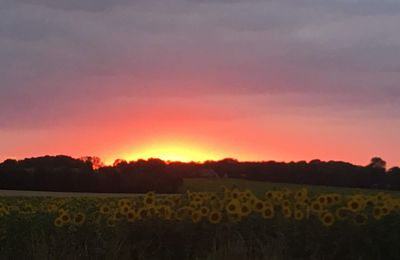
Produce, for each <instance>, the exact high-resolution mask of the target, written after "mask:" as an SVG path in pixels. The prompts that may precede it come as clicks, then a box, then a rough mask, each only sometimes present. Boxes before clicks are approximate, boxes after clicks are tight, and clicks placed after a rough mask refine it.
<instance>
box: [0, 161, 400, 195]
mask: <svg viewBox="0 0 400 260" xmlns="http://www.w3.org/2000/svg"><path fill="white" fill-rule="evenodd" d="M198 177H214V178H239V179H248V180H257V181H267V182H280V183H297V184H309V185H327V186H341V187H357V188H374V189H392V190H400V168H399V167H393V168H390V169H388V170H387V169H386V162H385V161H384V160H382V159H381V158H379V157H374V158H372V159H371V161H370V163H369V164H367V165H365V166H359V165H353V164H351V163H347V162H341V161H328V162H326V161H321V160H318V159H316V160H311V161H309V162H306V161H299V162H288V163H285V162H275V161H267V162H239V161H238V160H235V159H231V158H227V159H223V160H219V161H206V162H204V163H195V162H191V163H183V162H164V161H162V160H160V159H148V160H137V161H131V162H127V161H124V160H116V161H115V163H114V164H113V165H112V166H105V165H104V164H102V163H101V160H100V159H99V158H98V157H83V158H79V159H75V158H72V157H69V156H63V155H59V156H44V157H37V158H28V159H24V160H11V159H9V160H6V161H4V162H3V163H1V164H0V189H17V190H43V191H63V192H68V191H71V192H121V193H143V192H147V191H150V190H154V191H156V192H159V193H176V192H179V190H180V188H181V186H182V183H183V178H198Z"/></svg>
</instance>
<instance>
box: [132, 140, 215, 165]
mask: <svg viewBox="0 0 400 260" xmlns="http://www.w3.org/2000/svg"><path fill="white" fill-rule="evenodd" d="M125 158H126V159H127V160H137V159H148V158H159V159H162V160H164V161H181V162H191V161H194V162H204V161H206V160H218V159H221V158H220V157H219V156H218V155H217V154H216V153H215V152H214V151H212V150H210V149H204V148H203V149H201V148H198V147H196V146H192V145H188V144H159V145H151V146H148V147H145V148H144V149H142V150H139V151H137V152H133V153H130V154H127V155H126V156H125Z"/></svg>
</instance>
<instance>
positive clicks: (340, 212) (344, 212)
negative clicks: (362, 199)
mask: <svg viewBox="0 0 400 260" xmlns="http://www.w3.org/2000/svg"><path fill="white" fill-rule="evenodd" d="M352 213H353V211H351V210H350V209H348V208H347V207H340V208H337V209H336V211H335V216H336V218H337V219H339V220H345V219H348V218H349V217H350V216H351V215H352Z"/></svg>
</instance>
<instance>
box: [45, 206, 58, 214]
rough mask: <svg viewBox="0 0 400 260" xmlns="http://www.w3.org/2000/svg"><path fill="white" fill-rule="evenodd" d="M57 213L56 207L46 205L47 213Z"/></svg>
mask: <svg viewBox="0 0 400 260" xmlns="http://www.w3.org/2000/svg"><path fill="white" fill-rule="evenodd" d="M56 211H57V206H56V205H54V204H48V205H47V212H49V213H53V212H56Z"/></svg>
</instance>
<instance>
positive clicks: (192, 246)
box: [0, 188, 400, 259]
mask: <svg viewBox="0 0 400 260" xmlns="http://www.w3.org/2000/svg"><path fill="white" fill-rule="evenodd" d="M399 243H400V198H399V197H395V196H394V195H390V194H386V193H382V192H380V193H374V194H372V193H368V194H363V193H359V194H354V195H343V194H340V193H318V194H313V193H311V192H310V191H309V190H308V189H306V188H300V189H280V190H270V191H266V192H265V194H264V195H263V196H256V195H255V194H254V193H253V192H252V191H251V190H239V189H236V188H223V189H221V190H220V191H219V192H190V191H188V192H186V193H185V194H176V195H161V194H155V193H154V192H149V193H147V194H143V195H137V196H133V197H123V198H121V197H120V198H118V197H68V198H67V197H66V198H54V197H0V259H118V258H119V259H400V247H399V246H398V244H399Z"/></svg>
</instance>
